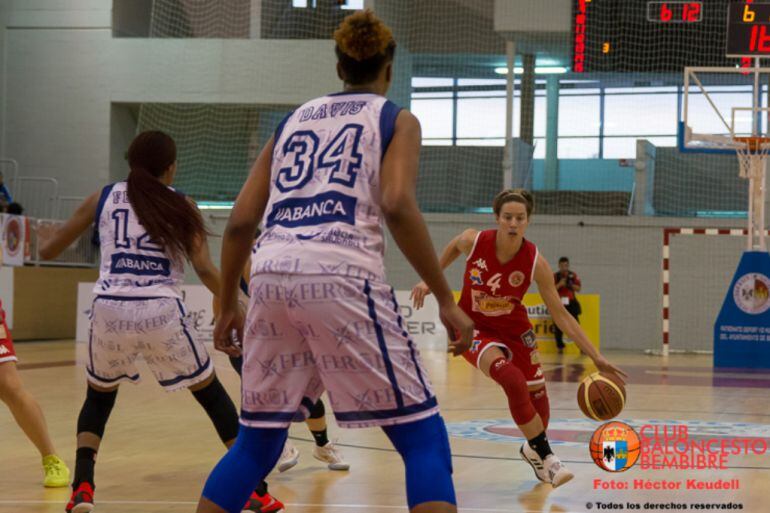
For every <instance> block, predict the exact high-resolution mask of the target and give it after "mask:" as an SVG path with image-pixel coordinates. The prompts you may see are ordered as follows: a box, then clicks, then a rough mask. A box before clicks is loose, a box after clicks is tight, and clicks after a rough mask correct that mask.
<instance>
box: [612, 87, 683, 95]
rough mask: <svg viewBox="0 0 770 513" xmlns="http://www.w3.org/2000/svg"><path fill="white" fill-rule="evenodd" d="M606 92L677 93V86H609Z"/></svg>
mask: <svg viewBox="0 0 770 513" xmlns="http://www.w3.org/2000/svg"><path fill="white" fill-rule="evenodd" d="M604 92H605V94H645V93H675V92H676V86H665V87H608V88H606V89H605V90H604Z"/></svg>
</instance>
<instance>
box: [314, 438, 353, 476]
mask: <svg viewBox="0 0 770 513" xmlns="http://www.w3.org/2000/svg"><path fill="white" fill-rule="evenodd" d="M313 457H314V458H315V459H317V460H320V461H323V462H324V463H327V464H328V465H329V470H348V469H349V468H350V463H348V462H346V461H345V459H344V458H343V457H342V453H341V452H340V450H339V449H337V447H335V445H334V444H333V443H331V442H329V443H327V444H326V445H324V446H323V447H318V446H317V445H316V446H315V449H313Z"/></svg>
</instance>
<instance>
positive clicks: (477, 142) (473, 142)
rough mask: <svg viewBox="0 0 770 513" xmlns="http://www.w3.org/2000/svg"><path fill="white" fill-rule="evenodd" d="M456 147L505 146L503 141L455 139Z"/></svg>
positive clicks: (501, 139)
mask: <svg viewBox="0 0 770 513" xmlns="http://www.w3.org/2000/svg"><path fill="white" fill-rule="evenodd" d="M457 146H505V139H503V138H499V139H457Z"/></svg>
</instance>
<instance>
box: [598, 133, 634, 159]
mask: <svg viewBox="0 0 770 513" xmlns="http://www.w3.org/2000/svg"><path fill="white" fill-rule="evenodd" d="M636 139H637V138H636V137H605V138H604V158H605V159H635V158H636Z"/></svg>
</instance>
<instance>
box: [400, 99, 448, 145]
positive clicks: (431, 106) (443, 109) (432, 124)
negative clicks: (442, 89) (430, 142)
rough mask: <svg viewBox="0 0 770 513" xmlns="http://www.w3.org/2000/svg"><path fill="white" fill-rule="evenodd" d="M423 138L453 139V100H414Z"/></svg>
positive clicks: (414, 107)
mask: <svg viewBox="0 0 770 513" xmlns="http://www.w3.org/2000/svg"><path fill="white" fill-rule="evenodd" d="M410 110H411V111H412V114H414V115H415V116H417V119H419V120H420V125H421V126H422V136H423V138H434V137H450V138H451V137H452V100H412V105H411V109H410Z"/></svg>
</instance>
